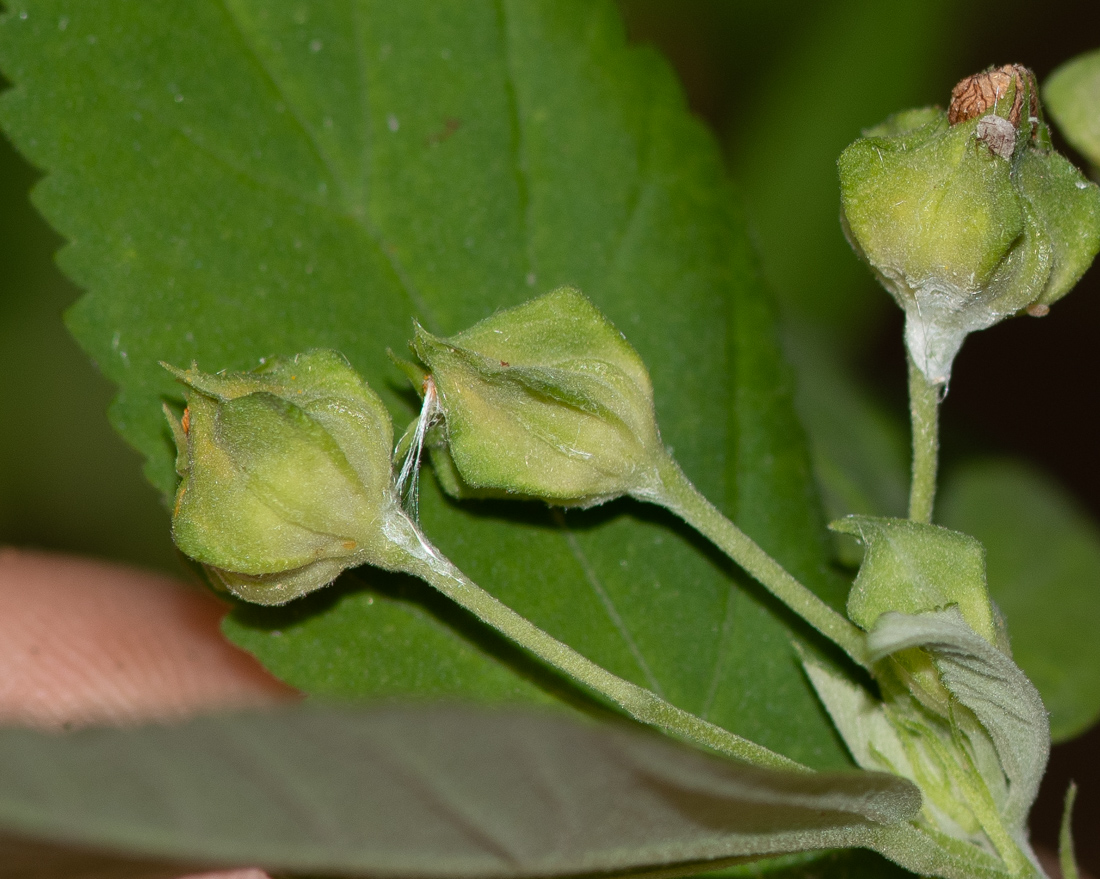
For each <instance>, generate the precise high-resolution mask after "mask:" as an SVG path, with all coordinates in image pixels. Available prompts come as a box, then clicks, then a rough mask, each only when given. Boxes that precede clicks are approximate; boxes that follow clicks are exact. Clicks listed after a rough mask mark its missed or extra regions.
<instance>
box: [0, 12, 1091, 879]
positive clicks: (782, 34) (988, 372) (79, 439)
mask: <svg viewBox="0 0 1100 879" xmlns="http://www.w3.org/2000/svg"><path fill="white" fill-rule="evenodd" d="M620 5H621V6H622V8H623V11H624V14H625V17H626V20H627V26H628V29H629V31H630V33H631V35H632V37H633V38H635V39H637V40H639V41H642V42H649V43H653V44H655V45H657V46H658V47H659V48H660V50H661V51H662V52H664V53H665V54H666V55H667V56H668V57H669V58H670V59H671V61H672V63H673V64H674V65H675V67H676V69H677V71H678V72H679V75H680V77H681V80H682V81H683V83H684V87H685V90H686V91H687V94H688V100H689V103H690V105H691V107H692V109H693V110H694V111H695V112H696V113H697V114H698V115H699V116H701V117H702V118H703V119H705V120H706V121H707V122H708V123H709V124H710V125H711V126H712V127H713V128H714V130H715V131H716V132H717V133H718V136H719V138H720V139H721V141H722V143H723V144H724V145H725V148H726V152H727V155H728V156H729V161H730V166H731V169H732V172H733V175H734V177H735V178H736V179H737V180H738V181H739V184H740V186H741V189H742V191H743V194H744V196H745V201H746V204H747V211H748V216H749V223H750V228H751V229H752V231H753V234H754V237H755V239H756V243H757V245H758V249H759V252H760V255H761V263H762V267H763V270H764V273H765V275H766V277H767V278H768V280H769V282H770V284H771V285H772V287H773V289H774V290H775V292H776V294H777V298H778V300H779V302H780V305H781V308H782V311H783V314H784V316H785V318H786V319H787V320H788V321H790V322H792V323H795V324H802V325H811V326H813V327H815V328H816V329H818V330H820V331H821V332H823V333H826V334H828V335H830V336H831V337H832V338H834V339H835V340H836V343H837V344H838V345H839V346H841V347H842V348H843V349H844V351H845V352H846V356H847V357H848V358H849V359H850V361H851V362H852V363H853V364H854V365H855V366H856V368H857V369H858V371H859V373H860V374H861V375H862V376H863V378H864V380H865V381H866V382H867V384H868V387H870V388H871V389H872V390H873V392H874V393H875V394H876V395H878V397H879V398H880V400H881V402H882V403H883V404H884V405H885V406H886V407H887V408H889V409H892V410H893V411H895V412H896V413H898V416H899V417H902V416H903V415H904V412H905V375H904V370H905V367H904V355H903V351H902V347H901V326H902V320H901V314H900V311H898V310H897V309H896V308H895V307H894V306H893V304H892V303H891V302H890V300H889V297H888V296H887V295H886V294H885V293H884V292H882V291H881V290H878V289H876V288H875V286H874V284H873V283H872V281H871V279H870V275H869V273H868V272H867V271H866V270H865V269H864V268H863V267H862V266H861V265H860V264H859V263H858V262H857V261H856V259H855V257H854V256H852V254H851V252H850V250H849V249H848V247H847V244H846V243H845V242H844V240H843V236H842V235H841V233H840V228H839V225H838V223H837V219H836V218H837V212H838V208H839V203H838V195H837V186H836V179H835V177H836V175H835V167H834V162H835V158H836V156H837V155H838V154H839V153H840V151H841V150H842V149H843V148H844V147H845V146H846V145H847V144H848V143H849V142H850V141H851V140H853V139H854V138H855V137H857V136H858V133H859V130H860V129H861V128H862V127H865V126H868V125H873V124H875V123H877V122H879V121H881V119H882V118H884V117H885V116H886V115H888V114H889V113H891V112H894V111H896V110H900V109H904V108H906V107H909V106H918V105H925V104H932V103H939V104H945V103H946V100H947V97H948V95H949V93H950V89H951V86H952V85H953V84H954V83H955V82H956V81H957V80H959V79H960V78H962V77H963V76H965V75H967V74H970V73H973V72H976V71H977V70H980V69H982V68H984V67H986V66H989V65H991V64H998V65H999V64H1004V63H1010V62H1019V63H1023V64H1027V65H1028V66H1030V67H1032V68H1033V69H1034V70H1035V72H1036V73H1037V74H1038V76H1039V78H1040V81H1042V80H1043V79H1044V78H1045V77H1046V76H1047V75H1048V74H1049V73H1050V72H1051V71H1052V70H1053V69H1054V68H1055V67H1056V66H1058V64H1060V63H1061V62H1063V61H1065V60H1067V59H1069V58H1070V57H1072V56H1074V55H1076V54H1078V53H1080V52H1083V51H1086V50H1089V49H1094V48H1096V47H1097V46H1100V4H1095V3H1086V2H1080V0H1079V2H1071V0H1049V2H1044V3H1042V4H1036V3H1023V2H1016V3H1013V2H999V3H993V2H980V0H969V2H948V0H887V2H884V0H818V2H801V3H787V4H780V3H775V2H763V0H724V2H719V0H678V2H671V0H621V3H620ZM1059 145H1060V147H1061V148H1062V149H1063V151H1065V152H1067V153H1069V154H1070V156H1071V158H1073V159H1074V160H1075V161H1077V162H1078V164H1080V159H1079V157H1077V156H1075V155H1073V154H1072V151H1069V150H1067V149H1066V148H1065V144H1064V143H1059ZM35 179H36V174H35V172H34V171H33V170H32V169H31V168H29V167H28V166H27V165H26V163H25V162H23V161H22V160H21V159H20V158H19V157H18V156H17V155H16V154H15V153H14V152H13V150H12V149H11V147H10V146H8V145H7V143H6V142H4V141H0V543H8V544H17V545H23V546H35V547H42V548H48V549H57V550H64V551H69V552H78V553H88V554H91V555H96V556H99V557H106V558H111V559H117V560H122V561H127V562H131V563H134V564H139V565H144V566H147V567H152V568H157V569H161V570H167V571H170V572H176V573H179V572H181V571H182V568H181V567H180V564H179V562H178V560H177V559H176V556H175V553H174V550H173V548H172V546H171V542H170V540H169V537H168V526H167V523H168V519H167V515H166V513H165V511H164V509H163V508H162V506H161V504H160V501H159V499H158V498H157V496H156V494H155V493H154V491H153V490H152V489H151V488H150V487H149V486H148V485H147V484H146V483H145V482H144V481H143V480H142V478H141V475H140V465H141V462H140V460H139V458H138V456H137V455H136V454H135V453H134V452H133V451H132V450H130V449H129V448H127V447H126V446H125V445H124V444H123V443H122V441H121V440H119V439H118V438H117V436H115V434H114V433H113V432H112V431H111V430H110V428H109V426H108V424H107V420H106V419H105V418H104V412H105V411H106V410H107V407H108V404H109V402H110V398H111V395H112V389H111V387H110V386H109V385H108V383H107V382H106V381H105V380H104V379H103V378H102V377H101V376H100V375H99V374H98V373H97V372H96V371H95V369H94V368H93V367H92V366H91V365H90V364H89V362H88V360H87V358H86V357H85V356H84V355H83V353H82V352H80V351H79V350H78V348H77V346H76V345H75V343H74V342H73V341H72V340H71V339H70V337H69V336H68V335H67V333H66V332H65V330H64V327H63V325H62V322H61V314H62V312H63V310H64V309H65V308H66V307H67V306H68V305H70V304H71V303H72V302H73V301H75V299H76V298H77V297H78V295H79V291H78V290H77V289H76V288H75V287H73V286H72V285H71V284H70V283H69V282H68V281H66V280H65V279H64V278H63V277H62V276H61V275H60V273H59V272H58V271H57V269H56V267H55V266H54V263H53V254H54V253H55V251H56V250H57V249H58V248H59V247H60V246H61V244H62V242H61V241H60V239H59V238H58V237H57V236H56V235H55V234H54V233H53V232H52V231H51V230H50V229H49V228H48V227H47V226H46V225H45V224H44V223H43V221H42V220H41V219H40V218H39V216H38V215H37V214H36V213H35V212H34V210H33V208H31V207H30V205H29V203H28V200H27V191H28V189H29V188H30V187H31V185H32V184H33V182H34V180H35ZM1098 330H1100V268H1097V267H1094V268H1093V269H1092V270H1091V271H1090V272H1089V273H1088V275H1086V277H1085V279H1084V280H1083V281H1082V282H1081V284H1080V285H1079V287H1078V289H1077V290H1076V291H1075V292H1074V293H1073V294H1072V295H1071V296H1069V297H1068V298H1067V299H1065V300H1063V301H1062V302H1060V303H1058V304H1057V305H1056V306H1055V307H1054V308H1053V310H1052V311H1051V314H1050V315H1049V316H1048V317H1046V318H1044V319H1042V320H1041V321H1035V320H1032V319H1016V320H1010V321H1006V322H1005V323H1003V324H1001V325H999V326H997V327H994V328H993V329H991V330H988V331H985V332H982V333H979V334H976V335H975V336H973V337H971V339H970V340H968V341H967V343H966V346H965V347H964V349H963V352H962V354H961V355H960V357H959V360H958V361H957V363H956V368H955V373H954V378H953V381H952V384H951V390H950V394H949V395H948V398H947V400H946V402H945V404H944V407H943V416H942V417H943V435H944V447H945V467H950V464H951V460H952V456H958V455H964V454H968V453H971V452H973V451H974V450H976V449H982V450H987V451H993V452H1000V453H1008V454H1016V455H1020V456H1023V457H1026V458H1028V459H1029V460H1030V461H1032V462H1034V463H1036V464H1038V465H1039V466H1041V467H1042V468H1044V469H1045V470H1047V472H1049V473H1051V474H1052V475H1054V476H1055V477H1057V478H1058V479H1059V480H1060V481H1061V482H1062V484H1063V485H1065V486H1066V487H1067V488H1068V489H1069V490H1070V491H1071V492H1072V493H1073V494H1074V495H1075V496H1076V497H1077V498H1078V499H1079V500H1080V501H1081V503H1082V504H1083V505H1084V506H1085V507H1086V508H1087V509H1089V510H1090V511H1091V512H1092V513H1093V514H1094V515H1095V516H1097V517H1098V518H1100V466H1097V465H1096V463H1095V461H1096V451H1097V445H1098V443H1097V440H1098V438H1100V437H1098V431H1097V419H1096V417H1095V415H1094V412H1095V410H1096V406H1097V401H1098V400H1100V350H1098V346H1097V345H1096V344H1095V342H1094V338H1095V337H1096V335H1097V332H1098ZM1097 588H1100V584H1097ZM1098 637H1100V635H1098ZM1098 754H1100V729H1094V730H1093V731H1092V732H1091V733H1089V734H1086V735H1085V736H1082V737H1081V738H1079V739H1077V740H1075V741H1073V742H1070V743H1067V744H1064V745H1060V746H1058V747H1056V748H1055V749H1054V754H1053V757H1052V763H1051V769H1050V772H1049V773H1048V776H1047V779H1046V782H1045V786H1044V790H1043V793H1042V796H1041V799H1040V804H1039V806H1038V807H1037V810H1036V815H1035V820H1034V827H1035V833H1036V837H1037V840H1038V841H1039V842H1041V843H1043V844H1045V845H1047V846H1050V847H1053V846H1054V845H1055V841H1056V834H1057V822H1058V820H1059V817H1060V810H1061V799H1062V796H1063V793H1064V790H1065V787H1066V784H1067V783H1068V780H1069V778H1070V777H1074V778H1076V779H1077V781H1078V782H1079V783H1080V784H1081V787H1082V791H1081V795H1080V797H1079V800H1078V812H1077V820H1076V827H1077V842H1078V852H1079V856H1080V860H1081V863H1082V866H1083V867H1085V868H1086V869H1088V870H1090V871H1091V872H1093V873H1094V874H1096V875H1100V834H1098V833H1095V832H1094V831H1095V829H1097V828H1098V827H1100V757H1098V756H1097V755H1098Z"/></svg>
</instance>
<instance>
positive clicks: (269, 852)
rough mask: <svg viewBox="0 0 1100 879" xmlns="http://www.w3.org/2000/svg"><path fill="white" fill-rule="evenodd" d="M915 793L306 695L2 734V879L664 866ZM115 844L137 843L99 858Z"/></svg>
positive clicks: (526, 716)
mask: <svg viewBox="0 0 1100 879" xmlns="http://www.w3.org/2000/svg"><path fill="white" fill-rule="evenodd" d="M919 804H920V796H919V794H918V793H917V791H916V789H915V788H914V787H913V786H912V785H910V784H909V783H908V782H906V781H903V780H901V779H898V778H895V777H893V776H890V775H884V774H879V773H856V772H844V773H802V772H797V773H791V772H778V771H769V770H761V769H757V768H754V767H750V766H746V765H744V764H739V763H734V762H731V761H728V760H720V759H717V758H714V757H710V756H707V755H705V754H702V753H700V752H698V751H693V750H689V749H686V748H683V747H681V746H677V745H674V744H672V743H669V742H668V741H667V740H663V739H661V738H660V737H658V736H655V735H650V734H644V733H639V732H637V731H635V730H628V729H625V728H619V727H616V726H611V725H602V726H592V725H589V724H578V723H577V722H575V721H571V720H567V719H566V718H564V717H562V716H560V715H549V714H531V713H518V712H514V711H513V712H493V711H486V710H473V709H469V708H466V709H461V708H455V707H443V706H436V707H431V708H419V709H408V708H406V709H385V710H374V711H351V710H348V709H333V708H319V707H316V706H314V707H312V708H306V707H295V708H290V709H283V710H281V711H278V712H270V713H263V714H237V715H223V716H220V717H210V718H202V719H198V720H192V721H188V722H187V723H184V724H180V725H176V726H167V727H156V726H153V727H146V728H139V729H131V730H118V729H109V730H107V729H103V730H95V729H87V730H82V731H79V732H76V733H68V734H60V735H59V734H54V733H40V732H33V731H29V730H2V731H0V824H3V825H4V826H5V827H7V828H8V834H9V835H8V836H7V837H6V838H0V855H2V856H3V857H0V863H2V865H0V877H8V876H13V877H14V876H16V875H18V876H20V877H25V876H26V875H28V874H25V873H18V872H15V868H13V867H12V866H11V865H12V864H13V863H16V862H15V861H14V859H13V856H15V855H18V854H20V853H22V854H23V855H24V856H25V855H26V854H27V853H28V852H33V851H34V850H35V849H37V851H38V852H39V854H40V855H44V856H47V857H53V858H56V859H57V860H56V862H57V863H62V864H64V863H66V862H65V861H63V860H61V859H62V858H69V859H70V860H69V863H72V864H73V865H74V866H76V867H80V866H81V862H80V860H79V858H80V855H79V854H77V852H79V848H80V847H85V849H87V848H91V847H94V848H98V849H99V850H100V851H101V852H102V854H101V855H100V856H99V863H102V864H105V865H106V867H104V869H106V868H107V867H110V868H111V869H113V870H114V871H115V872H107V873H106V874H105V875H107V876H111V877H115V876H118V877H122V876H134V877H137V876H142V877H144V876H151V875H165V874H164V873H160V874H158V873H157V872H156V871H157V870H158V869H159V868H160V866H162V865H163V864H164V863H165V862H169V863H170V862H171V859H173V858H176V859H178V860H177V862H176V864H175V867H176V869H181V868H192V869H196V868H201V867H202V866H203V865H206V866H234V865H248V866H260V867H263V868H265V869H268V870H272V871H279V872H282V873H285V872H289V873H291V874H294V875H299V874H303V873H313V874H316V873H317V872H318V871H326V872H330V873H334V874H340V875H371V876H410V877H411V876H417V877H434V876H438V877H466V876H469V877H490V876H514V877H520V876H561V875H578V874H592V873H598V872H604V871H616V872H622V871H630V870H638V869H658V870H664V869H667V868H676V867H684V866H685V865H693V864H708V863H709V864H711V865H713V864H715V863H719V864H720V863H722V862H727V863H728V862H729V861H730V860H731V859H737V858H742V857H745V856H752V855H763V854H775V853H782V852H789V851H792V850H799V849H803V848H823V847H839V846H846V845H859V844H860V843H866V842H867V841H868V840H870V839H872V838H874V836H875V834H876V833H877V832H879V831H880V830H881V829H882V825H883V824H885V823H890V822H893V821H898V820H903V819H905V818H908V817H911V816H912V815H913V814H914V813H915V812H916V811H917V809H918V808H919ZM51 842H52V843H53V844H54V846H55V847H54V848H51V847H50V845H49V844H50V843H51ZM74 849H75V851H74ZM112 850H122V851H128V852H132V853H136V854H131V856H130V857H131V858H132V859H133V861H131V863H130V864H125V862H118V863H117V864H112V863H111V861H110V858H109V853H110V852H111V851H112ZM84 857H85V862H84V863H85V864H88V862H89V861H91V863H92V864H93V865H94V864H95V863H96V861H95V860H93V859H91V858H88V856H87V855H85V856H84ZM141 858H144V859H147V860H145V861H142V860H140V859H141ZM158 859H162V860H161V863H160V864H159V865H158V864H157V860H158ZM31 866H32V867H37V865H35V864H32V865H31ZM85 869H89V867H87V866H85ZM126 870H129V871H130V872H126ZM143 870H144V871H146V872H142V871H143ZM29 875H34V874H33V873H32V874H29ZM38 875H44V874H42V873H39V874H38ZM66 875H70V874H66ZM175 875H179V874H178V873H177V874H175Z"/></svg>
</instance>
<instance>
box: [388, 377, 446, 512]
mask: <svg viewBox="0 0 1100 879" xmlns="http://www.w3.org/2000/svg"><path fill="white" fill-rule="evenodd" d="M442 414H443V409H442V407H441V406H440V405H439V392H438V391H436V388H435V380H434V379H433V378H432V377H431V376H430V375H429V376H428V377H427V378H425V379H424V402H423V403H422V404H421V406H420V416H419V417H418V418H417V419H416V427H415V429H414V430H413V436H412V441H411V442H410V443H409V448H408V449H407V450H406V452H405V460H404V461H402V462H401V472H400V473H398V475H397V493H398V495H399V496H400V498H401V501H402V503H403V504H404V507H405V510H406V511H407V512H408V513H409V514H410V515H411V516H412V517H413V521H414V522H417V523H419V522H420V456H421V454H422V453H423V451H424V437H425V436H427V434H428V430H429V429H430V428H431V427H432V425H433V424H435V423H436V422H437V421H439V419H440V417H441V416H442Z"/></svg>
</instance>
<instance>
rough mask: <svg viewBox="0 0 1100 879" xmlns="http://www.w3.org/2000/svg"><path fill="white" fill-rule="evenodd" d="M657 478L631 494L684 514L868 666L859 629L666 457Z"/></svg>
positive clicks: (804, 617)
mask: <svg viewBox="0 0 1100 879" xmlns="http://www.w3.org/2000/svg"><path fill="white" fill-rule="evenodd" d="M659 476H660V483H661V485H660V488H658V489H657V490H656V491H654V492H652V493H649V492H639V493H636V495H635V496H636V497H638V498H639V499H640V500H647V501H652V502H654V503H658V504H660V505H661V506H663V507H666V508H667V509H669V510H671V511H672V512H673V513H675V514H676V515H677V516H679V517H680V518H682V519H683V520H684V521H685V522H687V523H688V524H689V525H690V526H691V527H692V528H694V529H696V530H697V531H698V532H699V533H701V534H703V535H704V536H706V537H707V538H708V539H709V540H711V541H712V542H713V543H714V545H715V546H717V547H718V548H719V549H720V550H722V552H724V553H725V554H726V555H728V556H729V557H730V558H731V559H733V560H734V561H735V562H737V564H739V565H740V566H741V567H742V568H744V569H745V570H746V571H747V572H748V573H749V574H751V575H752V577H753V578H755V579H756V580H757V581H758V582H759V583H760V584H761V585H762V586H763V587H764V588H765V589H767V590H768V591H769V592H770V593H771V594H772V595H774V596H775V597H776V598H778V599H779V600H780V601H782V602H783V603H784V604H785V605H786V606H787V607H789V608H790V609H791V610H793V611H794V612H795V613H796V614H798V615H799V616H800V617H802V619H804V620H805V621H806V622H807V623H809V624H810V625H811V626H813V627H814V628H815V629H817V630H818V631H819V632H821V634H822V635H824V636H825V637H826V638H829V639H830V640H831V641H832V642H833V643H835V644H836V645H837V646H838V647H840V648H841V649H842V650H843V651H844V652H845V653H847V654H848V655H849V656H850V657H851V658H852V659H853V660H855V661H856V662H857V663H858V664H859V665H862V666H864V667H867V666H868V659H867V649H866V639H865V637H864V634H863V632H862V631H861V630H860V629H859V628H858V627H856V626H855V625H853V624H852V623H850V622H849V621H848V620H847V619H845V618H844V617H843V616H841V615H840V614H839V613H837V612H836V611H835V610H833V609H832V608H831V607H829V605H827V604H826V603H825V602H824V601H822V600H821V599H820V598H818V597H817V596H816V595H814V594H813V593H812V592H811V591H810V590H809V589H807V588H806V587H805V586H803V585H802V584H801V583H799V582H798V580H796V579H795V578H794V577H792V576H791V575H790V574H789V573H788V572H787V570H786V569H785V568H784V567H783V566H782V565H781V564H779V562H777V561H776V560H775V559H773V558H772V557H771V556H770V555H768V554H767V553H766V552H764V550H763V549H761V548H760V546H759V545H758V544H757V543H756V542H755V541H753V540H752V538H750V537H749V536H748V535H747V534H745V532H744V531H742V530H741V529H740V528H738V527H737V526H736V525H734V524H733V522H731V521H730V520H729V519H727V518H726V517H725V516H723V515H722V513H721V512H720V511H719V510H718V509H717V508H716V507H715V506H714V505H713V504H712V503H711V502H710V501H708V500H707V499H706V498H705V497H703V495H702V494H700V493H699V490H698V489H697V488H696V487H695V486H694V485H693V484H692V483H691V480H689V479H688V478H687V476H685V475H684V471H683V470H681V469H680V466H679V465H678V464H677V463H676V462H675V461H674V460H673V459H672V458H671V457H666V458H665V460H664V462H663V463H662V464H661V465H660V467H659Z"/></svg>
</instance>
